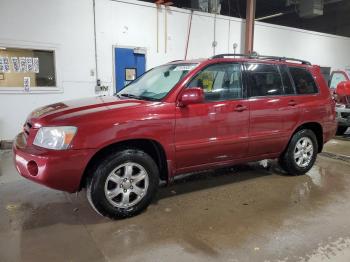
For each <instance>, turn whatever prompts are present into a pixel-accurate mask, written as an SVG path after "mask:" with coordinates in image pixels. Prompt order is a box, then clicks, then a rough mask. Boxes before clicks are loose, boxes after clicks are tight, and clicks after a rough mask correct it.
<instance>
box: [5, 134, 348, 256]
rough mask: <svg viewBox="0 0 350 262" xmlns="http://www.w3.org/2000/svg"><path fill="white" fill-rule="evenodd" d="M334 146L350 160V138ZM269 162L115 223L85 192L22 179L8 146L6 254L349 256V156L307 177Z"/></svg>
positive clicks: (183, 188) (166, 192)
mask: <svg viewBox="0 0 350 262" xmlns="http://www.w3.org/2000/svg"><path fill="white" fill-rule="evenodd" d="M325 151H326V152H330V153H331V155H337V154H340V155H343V156H349V157H350V138H349V137H343V138H339V139H334V140H332V141H330V142H329V143H328V144H327V146H326V148H325ZM269 163H272V165H271V166H270V167H269V168H266V167H263V166H262V165H261V164H259V163H252V164H249V165H239V166H234V167H232V168H227V169H222V170H216V171H210V172H205V173H200V174H196V175H194V176H191V177H187V178H184V179H182V180H179V181H177V182H176V183H175V184H174V185H171V186H169V187H162V188H161V189H160V190H159V194H158V197H157V199H156V200H155V201H154V203H153V204H152V205H151V206H150V207H149V208H148V209H147V211H146V212H144V213H142V214H141V215H139V216H137V217H133V218H130V219H125V220H119V221H111V220H109V219H106V218H103V217H100V216H99V215H97V214H96V213H95V212H94V211H93V210H92V209H91V208H90V206H89V205H88V203H87V201H86V200H85V195H84V192H81V193H79V194H78V195H75V194H73V195H70V194H66V193H62V192H59V191H55V190H51V189H48V188H45V187H43V186H40V185H37V184H34V183H32V182H30V181H28V180H25V179H23V178H21V177H20V176H19V175H18V174H17V172H16V171H15V169H14V167H13V165H12V153H11V152H10V151H2V152H0V261H2V262H3V261H36V262H37V261H152V262H153V261H167V262H171V261H232V262H233V261H311V262H313V261H344V262H345V261H346V262H348V261H350V160H349V161H348V160H347V158H346V157H345V158H342V159H341V160H339V159H335V158H332V157H330V156H329V155H327V154H325V155H319V156H318V159H317V164H316V165H315V166H314V167H313V169H312V170H311V171H310V172H309V173H308V174H307V175H305V176H299V177H291V176H286V175H285V174H283V172H281V171H280V170H279V169H278V167H277V165H276V164H275V162H273V161H272V162H269Z"/></svg>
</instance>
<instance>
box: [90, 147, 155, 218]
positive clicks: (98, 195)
mask: <svg viewBox="0 0 350 262" xmlns="http://www.w3.org/2000/svg"><path fill="white" fill-rule="evenodd" d="M158 185H159V170H158V167H157V165H156V163H155V162H154V160H153V159H152V158H151V157H150V156H149V155H148V154H146V153H145V152H143V151H141V150H138V149H125V150H121V151H118V152H116V153H113V154H111V155H110V156H108V157H106V158H105V159H104V160H103V161H101V163H100V164H99V165H98V166H97V167H96V169H95V171H94V172H93V174H92V175H91V176H90V177H89V179H88V181H87V191H86V192H87V198H88V200H89V202H90V204H91V206H92V207H93V208H94V209H95V211H97V212H98V213H99V214H101V215H103V216H107V217H109V218H112V219H116V218H125V217H131V216H134V215H137V214H138V213H140V212H141V211H142V210H144V209H146V208H147V206H148V205H149V204H150V202H151V200H152V199H153V197H154V195H155V194H156V191H157V188H158Z"/></svg>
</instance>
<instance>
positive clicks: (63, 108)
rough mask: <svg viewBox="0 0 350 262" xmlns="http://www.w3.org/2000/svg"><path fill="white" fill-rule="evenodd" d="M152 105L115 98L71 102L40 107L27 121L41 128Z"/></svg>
mask: <svg viewBox="0 0 350 262" xmlns="http://www.w3.org/2000/svg"><path fill="white" fill-rule="evenodd" d="M150 103H152V102H150V101H144V100H136V99H119V98H117V97H114V96H98V97H91V98H84V99H76V100H69V101H64V102H59V103H55V104H51V105H47V106H44V107H40V108H38V109H36V110H34V111H33V112H32V113H31V114H30V115H29V116H28V119H27V121H28V122H31V123H32V124H33V125H34V126H36V127H40V126H42V125H47V124H49V125H50V124H53V123H57V122H61V121H67V120H68V119H73V118H79V117H81V116H86V115H90V114H94V113H98V112H101V111H107V110H116V109H130V108H135V107H138V106H143V105H147V104H150Z"/></svg>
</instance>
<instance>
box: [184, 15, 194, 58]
mask: <svg viewBox="0 0 350 262" xmlns="http://www.w3.org/2000/svg"><path fill="white" fill-rule="evenodd" d="M192 17H193V10H191V15H190V22H189V25H188V31H187V41H186V50H185V60H186V59H187V51H188V44H189V42H190V36H191V27H192Z"/></svg>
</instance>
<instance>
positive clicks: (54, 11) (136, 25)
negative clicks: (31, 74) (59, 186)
mask: <svg viewBox="0 0 350 262" xmlns="http://www.w3.org/2000/svg"><path fill="white" fill-rule="evenodd" d="M0 6H1V14H2V26H1V30H0V46H2V45H6V44H8V45H14V46H19V47H22V46H23V47H25V46H28V47H37V48H39V47H40V46H43V47H51V48H54V49H55V50H56V51H57V70H58V74H59V84H60V87H62V88H63V92H60V93H54V94H53V93H41V94H34V93H30V94H24V93H21V94H4V93H1V91H0V140H1V139H13V137H14V136H15V134H16V133H17V132H19V130H20V129H21V125H22V124H23V121H24V120H25V117H26V116H27V114H28V113H29V112H30V111H31V110H33V109H34V108H36V107H38V106H42V105H45V104H49V103H53V102H56V101H59V100H66V99H72V98H77V97H85V96H93V95H96V92H95V76H91V75H90V71H91V70H94V69H95V53H94V31H93V5H92V0H74V1H70V0H60V1H54V0H31V1H24V0H11V1H6V0H0ZM19 14H21V16H19ZM19 17H20V19H19ZM158 17H159V52H157V48H156V43H157V37H156V36H157V30H156V29H157V26H156V25H157V23H156V21H157V11H156V8H155V5H153V4H150V3H145V2H139V1H135V0H123V1H119V0H115V1H111V0H96V27H97V33H96V34H97V57H98V59H97V62H98V75H99V78H100V79H101V81H102V85H107V86H109V87H110V89H109V93H110V94H112V93H113V92H114V88H113V85H114V84H113V81H114V79H113V64H114V62H113V51H112V50H113V48H112V47H113V46H116V45H119V46H134V47H145V48H146V49H147V55H146V64H147V68H151V67H154V66H156V65H159V64H162V63H166V62H168V61H172V60H177V59H184V56H185V44H186V38H187V30H188V25H189V17H190V11H188V10H183V9H179V8H170V9H169V10H168V11H167V18H168V19H167V20H168V27H167V32H168V33H167V36H166V37H167V39H168V48H167V52H165V33H164V29H165V28H164V17H165V10H164V7H163V8H162V10H161V11H160V12H159V14H158ZM214 21H216V22H215V23H214ZM215 25H216V26H215ZM214 26H215V30H214ZM244 26H245V24H244V21H242V20H241V19H238V18H232V17H225V16H220V15H217V16H214V15H212V14H207V13H200V12H194V14H193V20H192V30H191V35H190V41H189V48H188V55H187V58H199V57H210V56H212V55H214V53H216V54H218V53H226V52H233V48H232V45H233V43H237V44H238V48H237V52H240V51H241V50H242V49H243V45H244V39H243V41H242V36H244ZM214 39H215V40H216V42H217V46H216V47H215V50H214V48H213V46H212V43H213V41H214ZM255 50H256V51H257V52H258V53H259V54H265V55H280V56H289V57H295V58H301V59H305V60H310V61H311V62H312V63H314V64H319V65H322V66H331V67H334V68H338V67H345V66H349V65H350V38H345V37H338V36H333V35H327V34H321V33H316V32H309V31H305V30H298V29H293V28H287V27H282V26H275V25H269V24H264V23H261V22H257V23H256V27H255Z"/></svg>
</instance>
